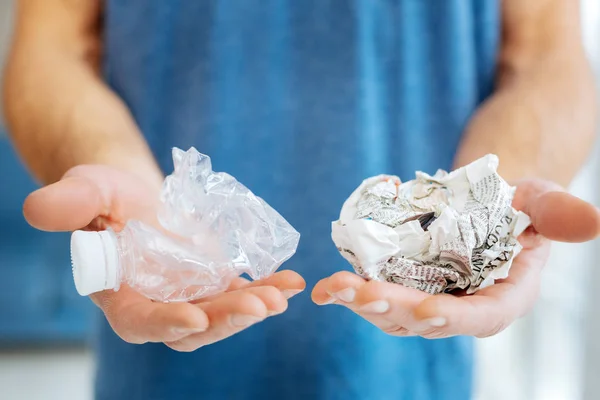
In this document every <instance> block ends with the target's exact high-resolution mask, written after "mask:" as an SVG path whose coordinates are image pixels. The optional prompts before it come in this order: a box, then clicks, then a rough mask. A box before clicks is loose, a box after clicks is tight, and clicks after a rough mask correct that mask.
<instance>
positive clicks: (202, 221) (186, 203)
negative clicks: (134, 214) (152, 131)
mask: <svg viewBox="0 0 600 400" xmlns="http://www.w3.org/2000/svg"><path fill="white" fill-rule="evenodd" d="M173 162H174V165H175V170H174V172H173V173H172V174H171V175H169V176H168V177H167V178H166V179H165V182H164V184H163V188H162V191H161V194H160V200H161V205H160V207H159V209H158V210H157V217H158V220H159V223H160V225H161V228H162V229H161V230H159V229H156V228H155V227H153V226H150V225H147V224H144V223H143V222H140V221H136V220H131V221H129V222H128V223H127V224H126V225H125V227H124V229H123V230H121V231H120V232H118V233H117V232H115V231H113V230H110V229H109V230H106V231H100V232H90V231H76V232H74V233H73V235H72V237H71V259H72V263H73V277H74V280H75V286H76V288H77V291H78V292H79V293H80V294H81V295H83V296H87V295H89V294H92V293H95V292H98V291H102V290H108V289H112V290H119V288H120V286H121V285H122V284H127V285H128V286H129V287H131V288H133V289H134V290H135V291H137V292H139V293H141V294H142V295H144V296H146V297H148V298H150V299H153V300H156V301H161V302H171V301H190V300H195V299H198V298H201V297H204V296H208V295H211V294H214V293H218V292H221V291H224V290H225V289H226V288H227V287H228V286H229V284H230V283H231V281H232V279H233V278H234V277H236V276H239V275H241V274H243V273H247V274H248V275H249V276H250V277H251V278H252V279H262V278H265V277H267V276H269V275H271V274H273V273H274V272H275V270H277V268H279V266H280V265H281V264H282V263H283V262H284V261H286V260H287V259H288V258H290V257H291V256H292V255H293V254H294V252H295V251H296V248H297V246H298V241H299V239H300V234H299V233H298V232H297V231H296V230H295V229H294V228H293V227H292V226H291V225H290V224H289V223H288V222H287V221H286V220H285V219H284V218H283V217H282V216H281V215H279V214H278V213H277V211H275V210H274V209H272V208H271V207H270V206H269V205H268V204H267V203H266V202H265V201H264V200H262V199H261V198H260V197H257V196H255V195H254V194H253V193H252V192H250V190H248V188H246V187H245V186H244V185H242V184H241V183H239V182H238V181H236V180H235V178H234V177H232V176H231V175H228V174H226V173H223V172H218V173H215V172H213V171H212V166H211V162H210V158H209V157H208V156H206V155H203V154H200V153H198V151H196V149H194V148H193V147H192V148H190V149H189V150H188V151H182V150H180V149H174V150H173Z"/></svg>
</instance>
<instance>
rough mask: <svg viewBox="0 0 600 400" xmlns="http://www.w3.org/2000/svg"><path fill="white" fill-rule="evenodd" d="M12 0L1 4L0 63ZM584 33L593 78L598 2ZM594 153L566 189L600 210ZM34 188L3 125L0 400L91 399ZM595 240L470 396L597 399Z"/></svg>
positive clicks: (512, 332)
mask: <svg viewBox="0 0 600 400" xmlns="http://www.w3.org/2000/svg"><path fill="white" fill-rule="evenodd" d="M12 14H13V0H0V63H2V64H3V63H4V57H5V54H6V50H7V44H8V39H9V36H10V32H11V29H12ZM582 17H583V22H584V24H583V25H584V26H583V36H584V40H585V45H586V47H587V50H588V54H589V56H590V58H591V60H592V61H593V63H594V66H595V68H596V71H597V74H598V76H599V77H600V1H598V0H582ZM599 155H600V147H598V146H597V147H596V149H595V150H594V154H593V156H592V157H590V161H589V162H588V163H587V165H586V166H585V168H584V169H583V170H582V171H581V173H580V174H579V176H578V177H577V179H576V180H575V182H574V183H573V185H572V187H571V188H570V189H571V192H572V193H573V194H575V195H577V196H580V197H582V198H584V199H586V200H588V201H591V202H592V203H594V204H596V205H600V179H598V178H599V177H600V163H598V162H597V159H598V158H599V157H598V156H599ZM35 187H36V184H35V183H34V182H33V181H32V180H31V179H30V178H29V176H28V174H27V172H26V171H25V170H24V169H23V167H22V166H21V165H20V163H19V161H18V159H17V158H16V156H15V154H14V153H13V151H12V149H11V146H10V144H9V142H8V140H7V139H6V135H5V133H4V131H3V129H2V127H1V124H0V226H2V228H3V229H0V268H1V270H2V274H3V279H0V399H45V400H46V399H49V400H52V399H65V398H69V399H81V400H86V399H91V386H92V382H93V372H94V362H93V356H92V354H91V353H90V352H89V350H88V349H87V346H86V340H88V338H89V335H88V333H89V332H90V331H91V327H92V316H93V312H94V309H93V307H92V304H91V302H89V301H88V300H87V299H85V298H80V297H79V296H78V295H77V293H76V292H75V289H74V286H73V283H72V277H71V270H70V260H69V254H68V251H67V249H68V248H69V247H68V246H69V235H67V234H44V233H40V232H37V231H35V230H33V229H31V228H29V227H28V225H27V224H26V223H25V221H24V219H23V217H22V214H21V205H22V202H23V199H24V197H25V196H26V195H27V193H29V192H30V191H32V190H33V189H34V188H35ZM599 250H600V242H598V241H596V242H592V243H588V244H585V245H566V244H556V245H555V246H554V248H553V254H552V259H551V262H550V264H549V265H548V267H547V269H546V270H545V274H544V283H543V286H542V288H543V289H542V294H541V298H540V300H539V302H538V304H537V306H536V308H535V310H534V312H533V313H532V314H531V315H529V316H528V317H526V318H524V319H522V320H520V321H518V322H517V323H515V324H514V325H513V326H511V327H510V328H509V329H508V330H506V331H505V332H503V333H501V334H499V335H497V336H495V337H493V338H489V339H484V340H478V341H477V346H478V355H477V360H476V371H477V377H476V382H477V385H476V399H478V400H496V399H515V400H520V399H527V400H554V399H557V400H559V399H560V400H563V399H565V400H578V399H585V400H593V399H598V398H600V395H599V394H598V393H600V380H599V379H598V378H597V377H598V376H600V322H599V318H598V316H599V315H600V314H599V313H597V312H596V308H595V305H597V304H600V290H596V284H598V285H599V286H600V275H599V274H596V273H595V272H596V269H597V268H598V265H599V264H600V262H599V261H600V260H599V257H598V253H599Z"/></svg>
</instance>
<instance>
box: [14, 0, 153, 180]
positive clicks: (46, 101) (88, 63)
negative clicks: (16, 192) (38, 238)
mask: <svg viewBox="0 0 600 400" xmlns="http://www.w3.org/2000/svg"><path fill="white" fill-rule="evenodd" d="M24 3H27V2H24ZM34 20H35V16H34ZM19 23H20V24H21V26H17V30H16V33H15V38H14V42H13V46H12V50H11V53H10V56H9V62H8V64H7V69H6V73H5V77H4V105H5V118H6V122H7V127H8V132H9V135H10V136H11V138H12V139H13V142H14V144H15V147H16V148H17V150H18V152H19V153H20V155H21V157H22V158H23V159H24V161H25V163H26V164H27V166H28V167H29V168H30V170H31V171H32V173H33V174H34V175H35V176H36V177H37V178H38V179H39V180H40V181H42V182H43V183H45V184H47V183H51V182H54V181H56V180H58V179H60V177H61V176H62V175H63V174H64V173H65V172H66V171H67V170H68V169H69V168H71V167H73V166H76V165H79V164H92V163H95V164H108V165H112V166H115V167H118V168H121V169H125V170H128V171H131V172H133V173H136V174H138V175H139V176H140V177H142V178H143V179H146V180H148V181H150V182H158V181H160V179H161V174H160V171H159V169H158V167H157V166H156V163H155V162H154V160H153V157H152V155H151V152H150V151H149V149H148V147H147V145H146V142H145V141H144V139H143V137H142V135H141V134H140V132H139V130H138V128H137V127H136V124H135V122H134V121H133V118H132V117H131V115H130V114H129V112H128V110H127V108H126V106H125V105H124V104H123V102H122V101H121V100H120V99H119V98H118V97H117V96H116V95H115V94H114V93H112V92H111V90H110V89H109V88H108V87H107V86H106V85H105V84H104V82H102V80H101V78H100V77H99V74H98V59H99V57H100V54H99V48H100V47H99V42H98V41H99V32H98V33H96V32H94V31H92V30H89V31H87V32H85V33H84V34H79V35H73V38H72V39H69V40H64V39H63V37H62V36H61V37H59V36H58V35H56V36H53V35H50V37H45V38H42V40H40V38H38V37H36V36H35V34H32V33H31V32H30V31H28V30H27V29H28V27H27V24H29V23H32V22H31V21H23V19H22V18H20V21H19ZM23 25H24V26H23ZM63 35H64V34H63ZM94 35H98V36H94Z"/></svg>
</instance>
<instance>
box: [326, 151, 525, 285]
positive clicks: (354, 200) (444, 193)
mask: <svg viewBox="0 0 600 400" xmlns="http://www.w3.org/2000/svg"><path fill="white" fill-rule="evenodd" d="M497 168H498V157H497V156H495V155H493V154H489V155H487V156H485V157H483V158H481V159H479V160H477V161H475V162H473V163H471V164H469V165H467V166H465V167H463V168H460V169H457V170H455V171H452V172H450V173H447V172H446V171H442V170H439V171H437V173H436V174H435V175H433V176H431V175H428V174H426V173H424V172H417V173H416V178H415V179H414V180H412V181H408V182H404V183H402V182H401V181H400V179H399V178H398V177H396V176H388V175H380V176H375V177H372V178H369V179H366V180H365V181H363V183H362V184H361V185H360V186H359V187H358V188H357V189H356V190H355V191H354V193H352V195H351V196H350V197H349V198H348V200H346V202H345V203H344V205H343V207H342V211H341V214H340V218H339V220H337V221H335V222H333V223H332V239H333V241H334V243H335V245H336V247H337V248H338V250H339V252H340V253H341V255H342V256H343V257H344V258H345V259H346V260H348V262H350V264H352V266H353V267H354V269H355V271H356V272H357V273H358V274H359V275H361V276H363V277H364V278H366V279H371V280H379V281H387V282H392V283H398V284H401V285H404V286H407V287H411V288H415V289H419V290H422V291H424V292H427V293H431V294H436V293H441V292H449V291H452V290H454V289H466V291H467V293H469V294H471V293H474V292H476V291H477V290H479V289H482V288H484V287H487V286H490V285H492V284H493V283H494V281H495V280H496V279H504V278H506V277H507V276H508V273H509V269H510V266H511V264H512V261H513V259H514V258H515V257H516V256H517V254H519V252H520V251H521V245H520V244H519V242H518V241H517V237H518V236H519V235H520V234H521V233H522V232H523V231H524V230H525V229H526V228H527V227H528V226H529V224H530V220H529V217H528V216H527V215H525V214H524V213H523V212H520V211H516V210H515V209H514V208H512V206H511V203H512V198H513V196H514V190H515V188H513V187H511V186H510V185H509V184H508V183H506V182H505V181H504V180H503V179H502V178H501V177H500V176H499V175H498V173H497V172H496V171H497Z"/></svg>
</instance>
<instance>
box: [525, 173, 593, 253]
mask: <svg viewBox="0 0 600 400" xmlns="http://www.w3.org/2000/svg"><path fill="white" fill-rule="evenodd" d="M513 203H514V206H515V207H516V208H517V209H520V210H522V211H523V212H525V213H526V214H527V215H529V217H530V218H531V223H532V225H533V227H534V228H535V230H536V231H537V232H538V233H540V234H541V235H542V236H545V237H546V238H548V239H550V240H555V241H559V242H570V243H575V242H586V241H588V240H592V239H594V238H596V237H597V236H598V235H599V234H600V210H598V209H597V208H596V207H595V206H593V205H592V204H590V203H588V202H586V201H584V200H582V199H580V198H578V197H575V196H573V195H571V194H569V193H566V192H564V191H563V190H562V188H560V187H559V186H558V185H556V184H554V183H552V182H548V181H542V180H534V181H525V182H521V183H520V184H518V186H517V192H516V194H515V199H514V202H513Z"/></svg>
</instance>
